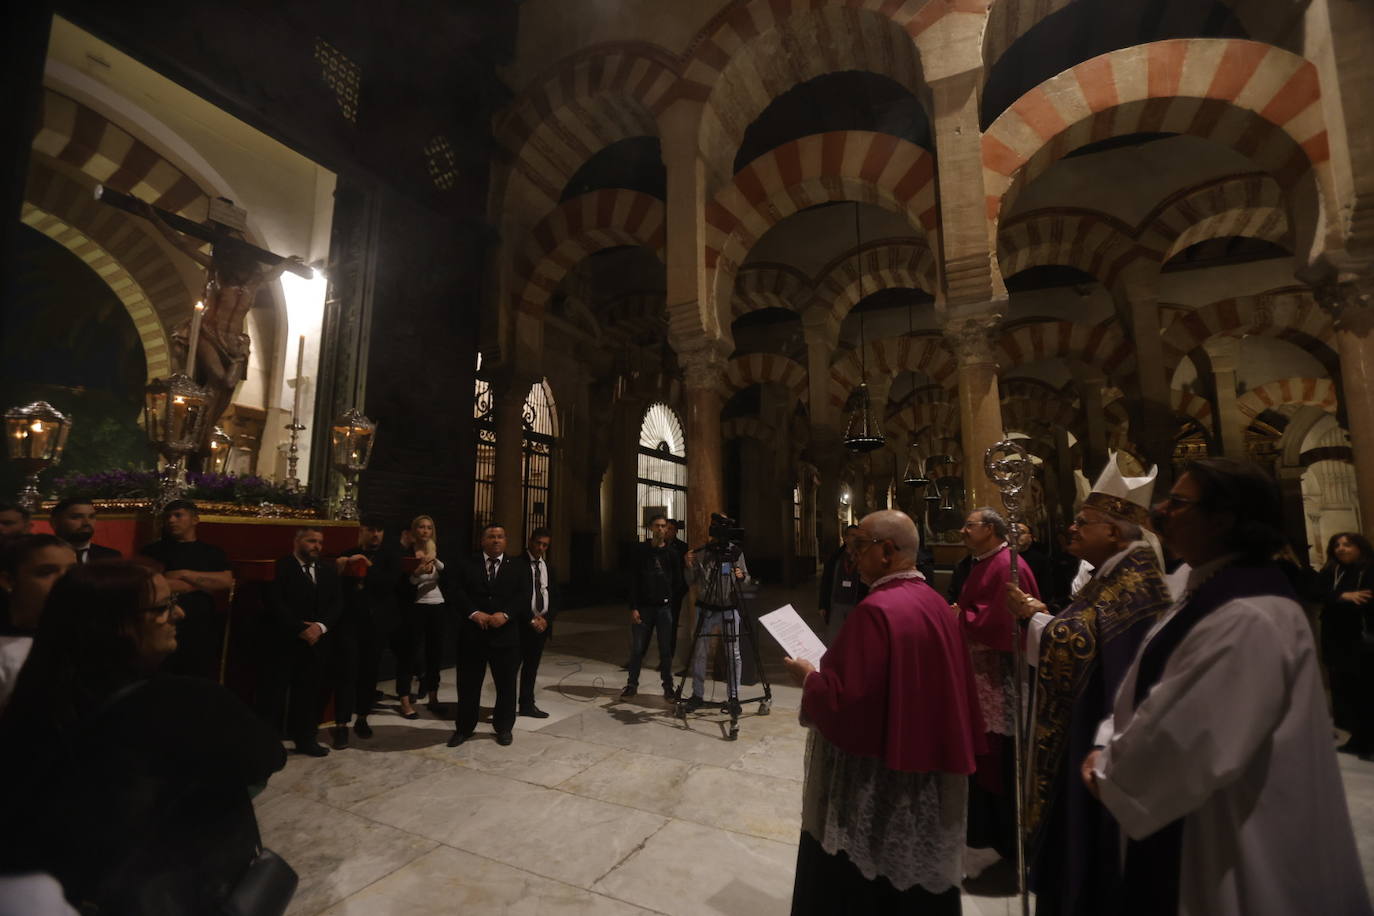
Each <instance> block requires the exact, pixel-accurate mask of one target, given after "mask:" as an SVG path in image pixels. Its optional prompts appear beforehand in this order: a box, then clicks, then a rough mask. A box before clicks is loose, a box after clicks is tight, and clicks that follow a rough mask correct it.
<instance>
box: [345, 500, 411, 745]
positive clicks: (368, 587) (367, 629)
mask: <svg viewBox="0 0 1374 916" xmlns="http://www.w3.org/2000/svg"><path fill="white" fill-rule="evenodd" d="M385 528H386V522H385V521H384V520H383V519H382V518H380V517H379V516H375V515H365V516H363V518H362V520H361V521H360V522H359V523H358V544H357V546H356V547H352V548H350V549H348V550H346V551H344V553H343V555H342V556H340V557H339V559H338V568H339V573H340V575H342V576H343V577H344V578H343V592H344V601H343V614H342V616H341V617H340V618H339V626H338V627H337V628H336V629H335V632H334V637H333V642H334V651H333V655H334V722H335V725H334V731H333V739H334V747H335V749H341V748H345V747H347V746H348V722H349V719H350V718H351V717H352V716H353V714H354V713H355V712H356V713H357V716H358V718H357V721H356V722H355V723H354V725H353V730H354V731H355V732H356V733H357V735H358V737H359V738H371V737H372V726H370V725H368V723H367V715H368V713H369V712H371V711H372V704H373V702H374V700H375V694H374V691H375V690H376V688H377V677H378V669H379V668H380V667H381V663H382V646H383V645H385V644H386V642H387V641H388V639H389V638H390V636H391V632H392V631H393V630H394V629H395V628H396V591H397V582H398V581H399V580H400V576H401V557H400V553H399V552H398V551H397V550H396V548H395V547H394V546H393V545H390V544H387V543H385V541H384V535H385Z"/></svg>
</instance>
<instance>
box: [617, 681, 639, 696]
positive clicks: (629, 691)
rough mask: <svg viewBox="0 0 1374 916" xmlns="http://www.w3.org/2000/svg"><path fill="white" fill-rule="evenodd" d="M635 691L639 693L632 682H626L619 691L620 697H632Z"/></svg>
mask: <svg viewBox="0 0 1374 916" xmlns="http://www.w3.org/2000/svg"><path fill="white" fill-rule="evenodd" d="M637 693H639V688H638V687H636V686H635V685H634V684H626V685H625V689H624V690H622V691H620V695H621V696H622V697H632V696H634V695H635V694H637Z"/></svg>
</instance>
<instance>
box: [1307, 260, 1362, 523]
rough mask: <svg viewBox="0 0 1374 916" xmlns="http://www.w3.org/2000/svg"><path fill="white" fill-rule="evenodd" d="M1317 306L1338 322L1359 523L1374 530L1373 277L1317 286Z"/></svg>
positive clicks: (1342, 392)
mask: <svg viewBox="0 0 1374 916" xmlns="http://www.w3.org/2000/svg"><path fill="white" fill-rule="evenodd" d="M1316 292H1317V301H1318V302H1320V303H1321V304H1322V306H1323V307H1324V308H1326V309H1327V310H1328V311H1330V312H1331V313H1332V315H1334V316H1335V319H1336V349H1337V353H1338V354H1339V356H1340V358H1341V389H1342V390H1341V394H1342V405H1341V406H1342V407H1344V408H1345V419H1346V428H1347V429H1348V430H1349V431H1350V450H1351V452H1352V454H1353V456H1354V462H1355V485H1356V486H1357V487H1358V488H1359V504H1360V524H1361V525H1362V526H1364V527H1366V528H1368V527H1369V526H1370V525H1374V277H1369V276H1365V277H1360V278H1358V279H1354V280H1349V281H1345V282H1340V283H1331V284H1327V285H1325V286H1321V287H1318V288H1317V290H1316Z"/></svg>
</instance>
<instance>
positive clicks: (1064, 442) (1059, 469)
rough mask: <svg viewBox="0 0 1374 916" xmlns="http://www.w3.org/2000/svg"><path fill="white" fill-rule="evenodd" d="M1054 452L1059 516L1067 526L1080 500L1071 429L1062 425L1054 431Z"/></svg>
mask: <svg viewBox="0 0 1374 916" xmlns="http://www.w3.org/2000/svg"><path fill="white" fill-rule="evenodd" d="M1054 454H1055V462H1054V471H1055V476H1056V478H1057V480H1058V483H1059V486H1058V487H1056V489H1057V490H1058V494H1059V518H1060V521H1061V522H1063V523H1065V527H1067V523H1068V522H1069V520H1070V519H1072V518H1073V511H1074V509H1075V508H1076V506H1075V503H1077V502H1078V487H1077V485H1076V483H1075V480H1074V476H1073V450H1072V447H1071V446H1070V445H1069V431H1068V430H1067V429H1065V428H1064V427H1062V426H1060V427H1057V428H1056V429H1055V431H1054Z"/></svg>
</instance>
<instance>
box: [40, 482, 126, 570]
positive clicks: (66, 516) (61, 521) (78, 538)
mask: <svg viewBox="0 0 1374 916" xmlns="http://www.w3.org/2000/svg"><path fill="white" fill-rule="evenodd" d="M48 523H49V524H50V525H52V533H53V534H55V535H57V536H58V537H60V538H61V539H62V540H64V541H66V542H67V543H68V544H70V545H71V548H72V550H75V551H76V562H77V563H78V564H85V563H89V562H91V561H92V560H118V559H120V558H121V557H122V556H123V554H121V553H120V552H119V551H118V550H115V549H114V548H113V547H102V546H101V545H99V544H97V543H95V541H94V538H95V504H94V503H92V502H91V501H90V500H89V499H86V498H85V497H82V496H68V497H67V498H66V499H63V500H61V501H59V502H58V503H57V505H55V506H53V507H52V514H51V515H50V516H49V517H48Z"/></svg>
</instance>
